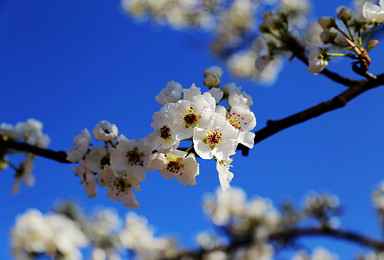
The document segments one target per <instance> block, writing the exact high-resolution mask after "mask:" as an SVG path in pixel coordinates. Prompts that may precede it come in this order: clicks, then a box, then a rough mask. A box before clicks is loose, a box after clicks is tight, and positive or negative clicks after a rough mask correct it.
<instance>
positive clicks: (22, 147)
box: [0, 139, 71, 163]
mask: <svg viewBox="0 0 384 260" xmlns="http://www.w3.org/2000/svg"><path fill="white" fill-rule="evenodd" d="M0 148H5V149H6V150H8V149H9V150H16V151H22V152H28V153H33V154H35V155H38V156H41V157H44V158H47V159H52V160H55V161H57V162H61V163H71V162H70V161H68V160H67V153H66V152H64V151H53V150H50V149H45V148H40V147H37V146H33V145H30V144H27V143H23V142H15V141H11V140H7V141H4V140H1V139H0Z"/></svg>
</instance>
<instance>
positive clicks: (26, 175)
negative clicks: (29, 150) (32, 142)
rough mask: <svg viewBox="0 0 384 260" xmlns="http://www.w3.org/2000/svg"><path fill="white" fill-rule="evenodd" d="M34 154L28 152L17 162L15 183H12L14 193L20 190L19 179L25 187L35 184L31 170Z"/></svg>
mask: <svg viewBox="0 0 384 260" xmlns="http://www.w3.org/2000/svg"><path fill="white" fill-rule="evenodd" d="M34 157H35V156H34V155H32V154H28V155H27V157H26V158H25V159H24V161H22V162H21V163H20V164H19V168H18V169H17V171H16V174H15V183H14V184H13V188H12V193H13V194H16V193H18V192H19V190H20V180H21V181H22V182H23V183H24V185H25V187H32V186H33V185H34V184H35V178H34V177H33V174H32V170H33V168H34V164H33V159H34Z"/></svg>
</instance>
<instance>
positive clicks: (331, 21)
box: [317, 16, 336, 30]
mask: <svg viewBox="0 0 384 260" xmlns="http://www.w3.org/2000/svg"><path fill="white" fill-rule="evenodd" d="M317 22H318V23H319V25H320V26H321V28H323V30H327V29H330V28H332V27H336V20H335V18H333V17H326V16H323V17H320V18H319V20H317Z"/></svg>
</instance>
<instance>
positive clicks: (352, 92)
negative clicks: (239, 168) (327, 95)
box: [237, 74, 384, 156]
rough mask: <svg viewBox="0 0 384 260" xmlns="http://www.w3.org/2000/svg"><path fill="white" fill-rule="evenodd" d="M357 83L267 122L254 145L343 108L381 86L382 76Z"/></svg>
mask: <svg viewBox="0 0 384 260" xmlns="http://www.w3.org/2000/svg"><path fill="white" fill-rule="evenodd" d="M357 82H358V83H359V84H357V85H355V86H354V87H351V88H348V89H347V90H345V91H344V92H342V93H341V94H339V95H337V96H336V97H334V98H332V99H331V100H328V101H325V102H322V103H320V104H318V105H316V106H313V107H311V108H308V109H306V110H303V111H301V112H298V113H296V114H293V115H291V116H288V117H286V118H283V119H280V120H269V121H267V126H266V127H264V128H263V129H260V130H259V131H256V136H255V144H257V143H259V142H261V141H262V140H264V139H266V138H268V137H270V136H271V135H274V134H276V133H277V132H280V131H282V130H284V129H286V128H288V127H291V126H294V125H297V124H300V123H302V122H305V121H307V120H309V119H312V118H315V117H318V116H320V115H322V114H325V113H327V112H330V111H333V110H336V109H338V108H341V107H344V106H345V105H346V104H347V103H348V102H349V101H351V100H352V99H354V98H355V97H357V96H359V95H361V94H362V93H364V92H366V91H368V90H370V89H373V88H376V87H378V86H380V85H383V84H384V74H380V75H378V76H377V79H376V80H367V79H365V80H360V81H357ZM237 149H238V150H242V153H243V155H244V156H246V155H248V152H249V149H248V148H247V147H245V146H243V145H239V146H238V147H237Z"/></svg>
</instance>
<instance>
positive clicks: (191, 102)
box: [67, 67, 256, 209]
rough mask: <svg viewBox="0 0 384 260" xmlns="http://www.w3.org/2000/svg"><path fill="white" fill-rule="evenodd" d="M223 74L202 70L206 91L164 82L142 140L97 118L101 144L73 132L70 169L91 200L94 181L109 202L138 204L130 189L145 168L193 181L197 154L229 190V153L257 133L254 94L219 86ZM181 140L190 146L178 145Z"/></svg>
mask: <svg viewBox="0 0 384 260" xmlns="http://www.w3.org/2000/svg"><path fill="white" fill-rule="evenodd" d="M222 75H223V71H222V69H221V68H219V67H210V68H208V69H206V70H205V71H204V77H205V81H204V84H205V85H206V86H207V87H208V88H209V90H208V91H206V92H204V93H202V91H201V89H200V88H198V87H197V86H196V85H195V84H192V86H191V87H190V88H188V89H183V88H182V86H181V85H180V84H179V83H177V82H174V81H170V82H168V84H167V86H166V88H164V89H163V90H161V91H160V93H159V95H158V96H156V100H157V101H158V102H159V103H161V104H162V105H164V106H163V107H162V108H161V109H160V111H158V112H156V113H154V115H153V117H152V119H153V122H152V124H151V126H152V128H153V132H152V133H150V134H149V135H148V136H147V137H145V138H143V139H138V140H129V139H128V138H126V137H125V136H124V135H122V134H121V135H120V136H118V129H117V127H116V126H115V125H114V124H111V123H109V122H107V121H101V122H99V123H98V124H97V125H96V126H95V128H94V129H93V135H94V136H95V138H96V140H98V141H103V142H104V145H103V146H93V147H92V148H91V134H90V133H89V131H88V130H87V129H84V130H83V131H82V132H81V133H80V134H79V135H77V136H76V137H75V138H74V141H73V142H74V146H73V147H72V148H70V149H68V150H67V155H68V157H67V159H68V160H69V161H71V162H79V166H76V167H75V168H74V170H75V174H76V175H77V176H78V177H79V178H81V180H82V182H81V183H82V184H83V185H84V191H85V193H86V194H88V196H89V197H90V198H91V197H94V196H96V194H97V184H98V185H99V186H101V187H107V196H108V197H109V198H110V199H111V200H113V201H121V200H122V201H123V204H124V206H126V207H128V208H131V209H133V208H137V207H139V204H138V202H137V201H136V198H135V195H134V193H133V189H135V190H136V191H139V190H140V188H139V184H140V183H141V182H142V181H143V180H144V179H145V177H146V172H147V171H156V170H159V171H160V174H161V175H162V176H163V177H164V178H166V179H172V178H175V177H176V178H177V179H178V181H179V182H180V183H181V184H182V185H183V186H187V185H195V184H196V180H195V177H196V176H197V175H199V164H198V163H197V162H196V158H195V154H196V155H198V156H199V157H200V158H202V159H207V160H209V159H214V160H216V169H217V171H218V173H219V181H220V184H221V187H222V188H223V190H228V189H229V184H230V182H231V180H232V178H233V173H232V172H231V163H232V161H233V158H232V156H233V155H234V154H235V153H236V148H237V145H238V144H242V145H244V146H246V147H248V148H252V147H253V145H254V138H255V134H254V133H253V132H251V131H252V130H253V128H254V127H255V126H256V118H255V115H254V113H253V112H252V111H251V110H250V108H249V107H250V106H251V105H252V103H253V101H252V98H251V97H250V96H249V95H248V94H246V93H245V92H244V91H243V92H241V87H238V86H236V84H235V83H228V84H224V85H222V86H221V77H222ZM219 86H221V88H219ZM220 102H227V103H228V106H227V107H224V106H221V105H219V103H220ZM180 143H190V146H189V148H185V149H178V148H179V145H180ZM191 151H193V152H194V153H192V152H191Z"/></svg>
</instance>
